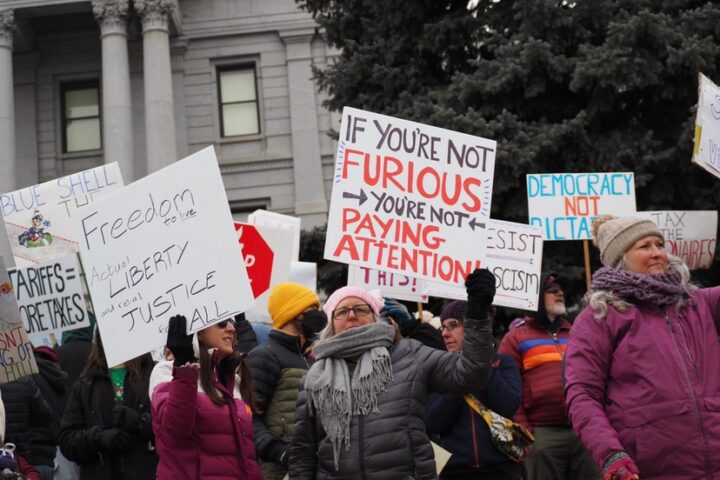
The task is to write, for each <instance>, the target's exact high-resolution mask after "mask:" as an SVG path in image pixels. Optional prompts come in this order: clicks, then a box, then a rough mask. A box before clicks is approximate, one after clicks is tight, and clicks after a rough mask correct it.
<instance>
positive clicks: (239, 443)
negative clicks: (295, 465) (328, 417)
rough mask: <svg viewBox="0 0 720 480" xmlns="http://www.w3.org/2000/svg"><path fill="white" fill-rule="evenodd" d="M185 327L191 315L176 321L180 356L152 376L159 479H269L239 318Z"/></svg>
mask: <svg viewBox="0 0 720 480" xmlns="http://www.w3.org/2000/svg"><path fill="white" fill-rule="evenodd" d="M185 327H186V319H185V317H182V316H175V317H172V318H171V319H170V324H169V327H168V338H167V345H166V346H167V348H168V349H169V350H170V351H171V352H172V355H173V357H174V360H173V361H164V362H160V363H158V364H157V366H156V367H155V369H154V370H153V373H152V376H151V377H150V394H151V401H152V413H153V430H154V431H155V441H156V446H157V453H158V456H159V457H160V463H159V465H158V469H157V480H171V479H172V480H199V479H203V480H238V479H239V480H261V479H262V475H261V473H260V468H259V467H258V465H257V461H256V459H255V446H254V445H253V430H252V410H251V409H250V405H252V385H251V381H250V369H249V367H248V366H247V364H246V363H245V361H244V360H243V357H244V356H245V354H240V353H237V352H235V351H234V345H235V325H234V322H233V320H224V321H222V322H220V323H216V324H214V325H211V326H209V327H207V328H206V329H204V330H202V331H200V332H198V333H197V334H196V335H195V336H193V335H186V334H185ZM195 340H196V341H195Z"/></svg>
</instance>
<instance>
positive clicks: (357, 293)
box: [323, 285, 384, 323]
mask: <svg viewBox="0 0 720 480" xmlns="http://www.w3.org/2000/svg"><path fill="white" fill-rule="evenodd" d="M347 297H357V298H359V299H361V300H363V301H364V302H365V303H367V304H368V305H370V308H372V311H373V313H374V314H375V316H376V317H377V316H379V315H380V309H381V308H382V306H383V301H384V300H383V297H382V293H380V290H370V291H368V290H365V289H364V288H362V287H356V286H353V285H348V286H347V287H342V288H339V289H337V290H335V291H334V292H333V294H332V295H330V296H329V297H328V299H327V300H325V306H323V311H324V312H325V315H327V317H328V320H329V321H330V323H332V313H333V311H334V310H335V308H336V307H337V305H338V303H340V302H342V301H343V300H344V299H346V298H347Z"/></svg>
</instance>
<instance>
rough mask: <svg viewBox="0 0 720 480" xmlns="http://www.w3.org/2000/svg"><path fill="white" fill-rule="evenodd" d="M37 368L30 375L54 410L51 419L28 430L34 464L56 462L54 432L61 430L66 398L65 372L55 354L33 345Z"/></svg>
mask: <svg viewBox="0 0 720 480" xmlns="http://www.w3.org/2000/svg"><path fill="white" fill-rule="evenodd" d="M34 352H35V361H36V362H37V366H38V372H39V373H36V374H35V375H33V380H34V381H35V384H36V385H37V386H38V388H39V389H40V393H41V394H42V396H43V398H44V399H45V401H46V402H48V405H50V407H51V409H52V411H53V419H52V421H50V422H47V423H44V424H42V425H40V426H37V427H35V428H33V429H32V430H31V435H32V440H31V442H32V457H31V458H30V461H31V462H32V464H33V465H49V466H53V465H54V464H55V454H56V452H57V445H58V440H57V435H58V431H59V430H60V418H62V415H63V412H64V411H65V403H66V402H67V390H66V388H67V373H65V372H63V371H62V370H61V369H60V364H59V363H58V355H57V353H56V352H54V351H53V350H51V349H50V348H48V347H38V348H35V349H34Z"/></svg>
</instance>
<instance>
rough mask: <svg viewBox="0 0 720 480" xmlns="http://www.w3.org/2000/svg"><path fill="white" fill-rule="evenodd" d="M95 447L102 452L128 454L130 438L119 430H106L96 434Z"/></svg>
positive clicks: (130, 443) (130, 445) (130, 444)
mask: <svg viewBox="0 0 720 480" xmlns="http://www.w3.org/2000/svg"><path fill="white" fill-rule="evenodd" d="M97 445H98V450H101V451H103V452H113V453H114V452H128V451H130V448H131V447H132V438H131V437H130V434H129V433H127V432H123V431H122V430H120V429H117V428H107V429H105V430H100V432H99V433H98V435H97Z"/></svg>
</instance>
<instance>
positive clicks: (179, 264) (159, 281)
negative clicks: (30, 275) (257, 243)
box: [74, 147, 253, 366]
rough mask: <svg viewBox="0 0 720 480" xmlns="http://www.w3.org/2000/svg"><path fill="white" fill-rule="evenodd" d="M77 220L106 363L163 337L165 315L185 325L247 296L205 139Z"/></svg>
mask: <svg viewBox="0 0 720 480" xmlns="http://www.w3.org/2000/svg"><path fill="white" fill-rule="evenodd" d="M74 220H75V226H76V229H77V235H78V236H79V237H80V244H79V246H80V255H81V257H82V262H83V267H84V270H85V275H86V278H87V284H88V288H89V289H90V294H91V296H92V300H93V306H94V309H95V314H96V316H97V321H98V326H99V329H100V333H101V335H102V338H103V341H104V346H105V356H106V357H107V360H108V365H109V366H114V365H117V364H118V363H120V362H124V361H126V360H129V359H131V358H134V357H137V356H138V355H141V354H143V353H146V352H149V351H150V350H152V349H153V348H155V347H158V346H160V345H163V344H164V343H165V339H166V333H167V324H168V321H169V319H170V317H171V316H172V315H184V316H185V317H186V318H187V322H188V323H187V324H188V332H189V333H192V332H196V331H198V330H201V329H203V328H205V327H206V326H208V325H210V324H212V323H216V322H218V321H220V320H224V319H226V318H230V317H232V316H234V315H236V314H238V313H240V312H243V311H245V310H247V309H248V308H250V307H251V306H252V305H253V297H252V291H251V289H250V284H249V281H248V277H247V272H246V269H245V264H244V263H243V260H242V255H241V252H240V249H239V248H238V243H237V234H236V233H235V229H234V228H233V221H232V216H231V215H230V208H229V206H228V202H227V197H226V196H225V188H224V186H223V182H222V177H221V176H220V169H219V167H218V164H217V159H216V158H215V152H214V150H213V149H212V147H208V148H206V149H204V150H202V151H200V152H198V153H195V154H193V155H191V156H189V157H187V158H185V159H184V160H180V161H178V162H176V163H173V164H172V165H169V166H168V167H165V168H163V169H162V170H159V171H157V172H155V173H153V174H151V175H149V176H147V177H145V178H142V179H140V180H138V181H136V182H135V183H133V184H131V185H129V186H127V187H125V188H123V189H122V190H120V191H118V192H117V193H115V194H114V195H110V196H108V197H106V198H103V199H100V200H97V201H95V202H94V203H92V204H91V205H88V206H86V207H84V208H82V209H80V210H79V211H78V212H77V214H76V215H75V216H74Z"/></svg>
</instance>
